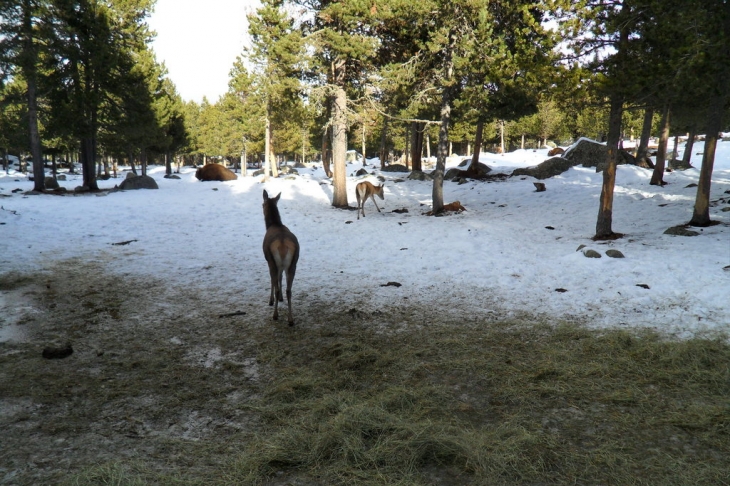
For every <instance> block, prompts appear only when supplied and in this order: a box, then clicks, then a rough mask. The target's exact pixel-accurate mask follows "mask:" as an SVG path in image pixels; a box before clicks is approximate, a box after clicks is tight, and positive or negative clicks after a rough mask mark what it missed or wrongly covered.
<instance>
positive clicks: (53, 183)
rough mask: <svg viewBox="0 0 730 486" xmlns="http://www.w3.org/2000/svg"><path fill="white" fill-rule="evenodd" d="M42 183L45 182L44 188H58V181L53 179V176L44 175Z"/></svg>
mask: <svg viewBox="0 0 730 486" xmlns="http://www.w3.org/2000/svg"><path fill="white" fill-rule="evenodd" d="M43 183H44V184H45V186H46V189H51V190H53V189H58V181H57V180H56V179H54V178H53V177H46V178H45V179H44V180H43Z"/></svg>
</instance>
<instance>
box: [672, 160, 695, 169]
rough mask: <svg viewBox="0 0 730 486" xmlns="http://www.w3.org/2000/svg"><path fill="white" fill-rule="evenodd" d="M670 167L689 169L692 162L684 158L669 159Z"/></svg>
mask: <svg viewBox="0 0 730 486" xmlns="http://www.w3.org/2000/svg"><path fill="white" fill-rule="evenodd" d="M669 168H670V169H673V170H687V169H691V168H692V164H690V163H689V162H685V161H684V160H682V159H672V160H670V161H669Z"/></svg>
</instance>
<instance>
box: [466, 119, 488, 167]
mask: <svg viewBox="0 0 730 486" xmlns="http://www.w3.org/2000/svg"><path fill="white" fill-rule="evenodd" d="M483 136H484V121H483V120H482V119H479V120H478V121H477V131H476V134H475V135H474V155H472V157H471V164H470V165H469V168H468V169H466V174H467V175H468V176H470V177H476V176H477V175H478V174H479V154H480V153H481V151H482V138H483Z"/></svg>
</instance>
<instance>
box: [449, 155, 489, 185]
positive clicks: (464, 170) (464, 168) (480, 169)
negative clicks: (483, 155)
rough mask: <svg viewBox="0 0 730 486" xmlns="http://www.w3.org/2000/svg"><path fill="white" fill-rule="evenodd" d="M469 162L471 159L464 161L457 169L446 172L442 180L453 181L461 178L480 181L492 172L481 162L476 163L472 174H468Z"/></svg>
mask: <svg viewBox="0 0 730 486" xmlns="http://www.w3.org/2000/svg"><path fill="white" fill-rule="evenodd" d="M471 162H472V161H471V159H464V160H463V161H462V162H461V163H460V164H459V165H458V166H457V167H453V168H451V169H449V170H448V171H446V174H444V180H447V181H450V180H453V179H460V178H462V177H471V178H476V179H480V178H482V177H485V176H486V175H487V174H489V173H490V172H492V169H491V168H489V167H488V166H487V165H485V164H482V163H481V162H477V165H476V169H475V170H474V171H473V172H469V168H470V167H471Z"/></svg>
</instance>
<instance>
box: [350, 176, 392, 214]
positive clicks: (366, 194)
mask: <svg viewBox="0 0 730 486" xmlns="http://www.w3.org/2000/svg"><path fill="white" fill-rule="evenodd" d="M376 195H377V196H378V197H380V199H383V200H385V196H384V195H383V185H379V186H376V185H374V184H373V183H372V182H368V181H362V182H358V184H357V186H355V197H357V219H360V212H362V217H363V218H364V217H365V201H367V200H368V198H370V199H372V200H373V204H375V209H377V210H378V212H380V208H379V207H378V203H376V202H375V196H376Z"/></svg>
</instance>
